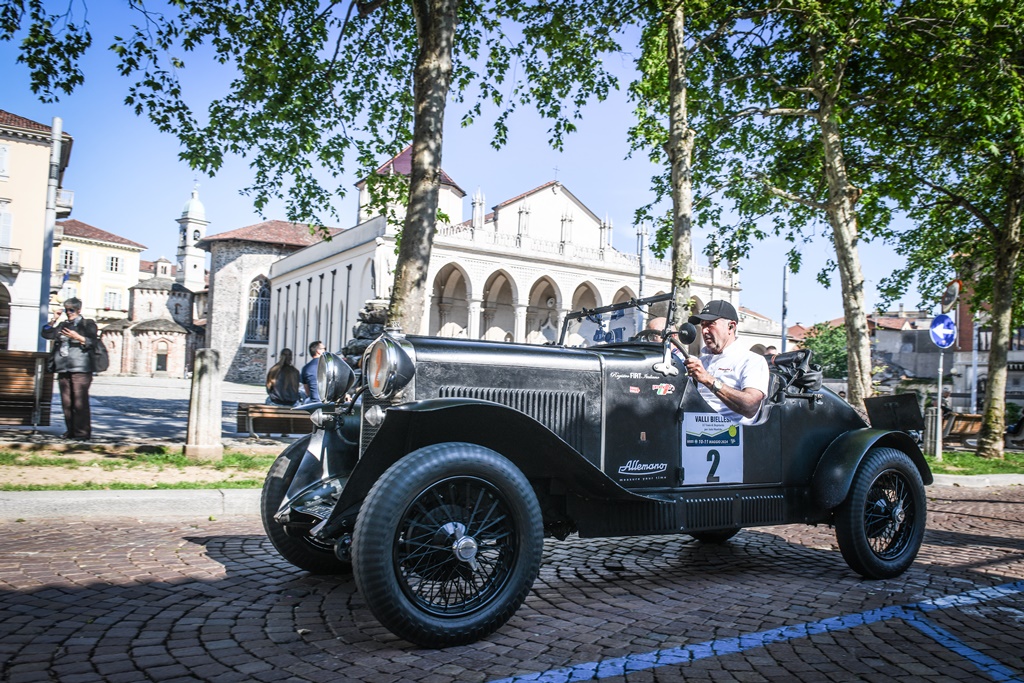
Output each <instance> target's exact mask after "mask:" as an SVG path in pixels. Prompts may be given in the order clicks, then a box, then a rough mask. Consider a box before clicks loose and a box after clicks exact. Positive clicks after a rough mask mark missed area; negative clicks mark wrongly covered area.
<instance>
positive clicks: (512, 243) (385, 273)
mask: <svg viewBox="0 0 1024 683" xmlns="http://www.w3.org/2000/svg"><path fill="white" fill-rule="evenodd" d="M408 155H409V150H408V149H407V150H406V151H404V152H403V153H402V154H401V155H399V156H398V157H396V158H395V159H392V160H391V161H389V162H388V163H387V164H385V165H384V166H382V167H381V169H379V170H378V172H398V173H408V168H409V159H408ZM359 188H360V191H361V197H360V200H361V201H360V219H361V222H360V223H359V224H357V225H356V226H355V227H352V228H350V229H348V230H345V231H344V232H341V233H340V234H338V235H336V236H335V237H334V238H333V239H332V240H331V241H330V242H320V243H317V244H314V245H311V246H309V247H306V248H304V249H300V250H298V251H296V252H295V253H293V254H290V255H288V256H286V257H284V258H282V259H280V260H278V261H276V262H275V263H274V264H273V265H272V266H271V267H270V290H271V291H270V320H269V331H268V344H267V354H268V359H267V361H266V362H267V363H268V364H272V363H273V362H276V361H275V359H276V358H277V355H278V354H279V352H280V350H281V349H283V348H290V349H292V351H293V353H294V354H295V357H296V365H301V363H303V362H304V361H305V360H306V358H305V355H306V346H307V345H308V343H309V342H310V341H314V340H320V341H323V342H324V343H325V344H326V345H327V347H328V349H329V350H331V351H338V350H340V349H341V348H342V347H343V346H344V345H345V344H346V343H347V342H348V340H349V339H350V338H351V337H352V334H353V326H354V325H355V323H356V322H357V315H356V314H357V313H358V311H359V309H360V308H362V306H363V305H364V303H365V302H366V301H367V300H371V299H387V298H388V297H389V296H390V289H391V285H392V282H393V279H394V266H395V261H396V256H395V252H396V250H395V238H396V229H395V228H396V226H395V225H393V224H389V223H388V222H387V221H386V220H385V219H384V218H383V217H382V216H379V215H378V216H375V215H372V213H370V212H369V210H368V208H367V204H368V201H367V197H366V196H365V187H363V184H362V183H361V184H360V186H359ZM465 196H466V193H465V192H464V191H463V190H462V189H461V188H460V187H459V186H458V185H457V184H456V183H455V182H454V181H453V180H452V179H451V178H450V177H449V176H448V175H447V174H443V175H442V183H441V199H440V204H441V207H442V209H443V210H444V211H445V213H446V214H447V215H448V216H449V217H450V218H451V219H452V222H451V224H449V225H444V226H439V227H438V230H437V232H436V234H435V238H434V243H433V250H432V253H431V259H430V265H429V269H428V282H429V287H430V294H429V296H428V297H427V301H426V302H425V308H424V315H423V318H422V324H421V329H419V330H406V332H409V333H415V334H429V335H439V336H449V337H467V338H471V339H489V340H497V341H510V342H526V343H536V344H541V343H545V342H548V341H552V340H554V339H556V338H557V336H558V334H559V332H560V328H561V324H562V321H563V319H564V317H565V315H566V313H568V312H569V311H572V310H578V309H579V308H581V307H586V308H596V307H599V306H605V305H608V304H612V303H618V302H622V301H627V300H629V299H630V298H633V297H638V298H639V297H641V296H651V295H654V294H658V293H662V292H667V291H668V290H669V288H670V283H671V262H670V261H668V260H659V259H654V258H650V257H649V256H647V257H645V259H644V261H645V262H644V264H643V265H644V268H643V272H644V278H643V283H642V284H641V257H640V256H639V255H638V254H627V253H623V252H621V251H619V250H617V249H615V248H614V247H613V246H612V225H611V223H610V222H609V221H607V220H601V219H600V218H598V216H597V215H596V214H595V213H594V212H593V211H592V210H591V209H590V208H588V207H587V206H586V205H584V204H583V203H582V202H581V201H580V200H579V199H578V198H577V197H576V196H575V195H574V194H573V193H572V192H571V191H570V190H569V189H568V188H566V187H565V186H564V185H562V184H561V183H559V182H557V181H551V182H548V183H545V184H543V185H541V186H539V187H536V188H534V189H532V190H530V191H528V192H524V193H523V194H520V195H518V196H516V197H513V198H511V199H508V200H505V201H503V202H501V203H499V204H496V205H494V206H492V207H491V208H490V210H489V211H488V210H487V209H486V206H485V202H484V197H483V194H482V193H481V192H480V191H477V193H476V194H475V195H474V196H473V198H472V200H471V211H472V214H471V218H469V219H468V220H465V221H464V220H463V210H462V202H463V198H464V197H465ZM692 273H693V284H692V294H693V296H694V298H695V299H696V300H697V304H698V306H703V304H704V303H705V302H706V301H709V300H711V299H727V300H729V301H730V302H732V303H733V305H735V306H736V307H737V309H738V310H740V311H741V321H740V332H741V337H742V338H743V341H744V342H745V343H749V344H750V345H753V344H757V343H763V344H772V343H774V344H777V343H778V340H779V336H780V334H781V328H780V326H779V325H778V324H777V323H772V322H771V321H770V320H768V319H766V318H764V317H763V316H757V315H756V314H753V313H752V312H748V311H746V309H742V308H741V307H740V306H739V293H740V285H739V278H738V276H737V275H735V274H734V273H732V272H731V271H729V270H728V269H723V268H716V269H712V268H711V267H709V266H704V265H700V264H698V263H697V262H696V261H695V262H694V263H693V265H692ZM641 287H642V291H641ZM643 324H644V321H642V320H633V319H625V318H620V319H617V320H611V321H608V320H606V321H603V322H602V323H600V324H595V323H593V322H590V321H584V323H583V324H582V325H576V326H575V327H573V328H570V330H569V333H570V334H569V337H568V343H570V344H575V345H588V344H592V343H595V342H597V341H606V340H611V339H628V338H629V337H630V336H632V335H633V334H635V333H636V331H637V330H638V329H639V327H640V326H642V325H643Z"/></svg>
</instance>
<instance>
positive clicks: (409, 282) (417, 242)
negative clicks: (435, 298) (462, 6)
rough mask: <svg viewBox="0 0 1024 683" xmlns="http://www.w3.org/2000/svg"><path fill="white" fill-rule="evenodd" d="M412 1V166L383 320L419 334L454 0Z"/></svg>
mask: <svg viewBox="0 0 1024 683" xmlns="http://www.w3.org/2000/svg"><path fill="white" fill-rule="evenodd" d="M412 6H413V12H414V14H415V16H416V34H417V36H418V38H419V53H418V54H417V55H416V70H415V74H414V80H413V93H414V97H415V119H414V123H413V141H412V172H411V177H410V179H409V206H408V210H407V212H406V215H405V225H404V226H403V228H402V236H401V244H400V246H399V250H398V262H397V263H396V264H395V284H394V287H393V289H392V292H391V305H390V307H389V309H388V323H389V324H391V325H398V326H400V327H401V328H402V329H403V330H404V331H406V332H408V333H410V334H419V333H421V332H422V330H421V329H420V327H421V324H422V320H423V308H424V301H425V299H426V287H427V269H428V267H429V266H430V251H431V247H432V245H433V242H434V229H435V224H436V221H437V204H438V193H439V192H440V188H441V147H442V141H443V136H444V107H445V101H446V99H447V97H448V88H449V86H450V85H451V78H452V46H453V44H454V39H455V25H456V21H457V16H456V12H457V10H458V7H459V0H413V3H412Z"/></svg>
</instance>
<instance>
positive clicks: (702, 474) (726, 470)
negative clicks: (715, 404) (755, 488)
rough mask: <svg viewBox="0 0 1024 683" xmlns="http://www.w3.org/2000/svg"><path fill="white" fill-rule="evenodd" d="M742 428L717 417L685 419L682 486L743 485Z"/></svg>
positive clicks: (697, 415)
mask: <svg viewBox="0 0 1024 683" xmlns="http://www.w3.org/2000/svg"><path fill="white" fill-rule="evenodd" d="M742 439H743V428H742V427H741V426H740V425H739V424H736V423H734V422H733V421H731V420H730V419H729V418H727V417H722V416H721V415H719V414H718V413H687V414H686V415H685V416H684V417H683V453H682V463H683V484H684V485H687V484H691V485H694V484H719V483H721V484H725V483H742V482H743V443H742Z"/></svg>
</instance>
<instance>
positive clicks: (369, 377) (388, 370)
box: [363, 335, 416, 399]
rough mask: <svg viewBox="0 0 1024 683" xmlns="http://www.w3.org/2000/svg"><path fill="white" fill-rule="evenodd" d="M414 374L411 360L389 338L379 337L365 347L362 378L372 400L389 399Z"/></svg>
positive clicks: (414, 369) (396, 343)
mask: <svg viewBox="0 0 1024 683" xmlns="http://www.w3.org/2000/svg"><path fill="white" fill-rule="evenodd" d="M415 372H416V368H415V366H414V365H413V362H412V360H411V359H410V358H409V356H408V355H407V354H406V353H405V351H403V350H402V347H401V346H399V344H398V342H396V341H395V340H394V339H392V338H391V337H388V336H387V335H385V336H382V337H379V338H377V339H376V340H375V341H374V342H372V343H371V344H370V345H369V346H367V347H366V352H365V354H364V355H363V377H364V379H365V381H366V388H367V389H368V390H369V391H370V394H371V395H372V396H373V397H374V398H376V399H386V398H390V397H391V396H392V395H394V394H395V392H397V391H400V390H401V389H402V388H403V387H405V385H407V384H408V383H409V381H410V380H412V376H413V375H414V374H415Z"/></svg>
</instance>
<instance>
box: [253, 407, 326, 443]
mask: <svg viewBox="0 0 1024 683" xmlns="http://www.w3.org/2000/svg"><path fill="white" fill-rule="evenodd" d="M235 421H236V429H237V431H239V432H248V433H249V436H251V437H252V438H254V439H255V438H256V437H257V436H258V433H263V434H266V435H267V436H270V435H271V434H281V435H284V434H309V433H310V432H311V431H313V422H312V421H311V420H310V419H309V413H307V412H306V411H305V410H295V409H294V408H286V407H284V406H272V405H267V404H265V403H239V404H238V411H237V412H236V413H235Z"/></svg>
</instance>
